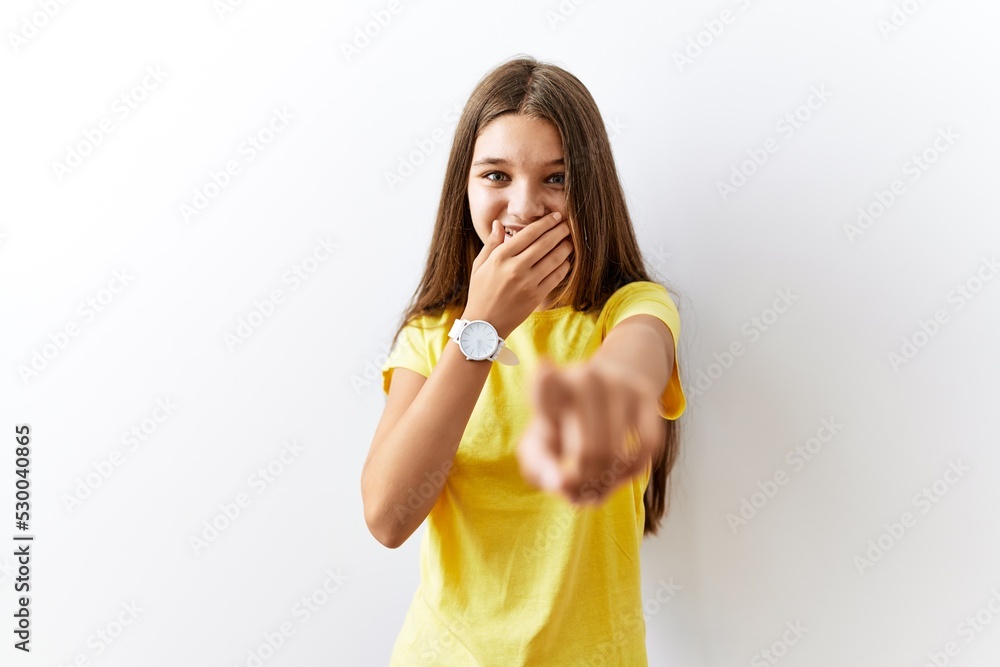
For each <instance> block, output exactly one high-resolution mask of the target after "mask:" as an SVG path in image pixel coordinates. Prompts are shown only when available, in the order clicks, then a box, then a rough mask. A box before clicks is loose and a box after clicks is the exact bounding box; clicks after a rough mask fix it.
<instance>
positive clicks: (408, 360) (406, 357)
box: [382, 317, 431, 396]
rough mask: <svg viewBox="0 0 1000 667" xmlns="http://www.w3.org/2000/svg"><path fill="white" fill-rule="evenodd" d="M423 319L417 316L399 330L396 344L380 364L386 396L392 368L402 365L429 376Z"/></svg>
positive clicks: (428, 357)
mask: <svg viewBox="0 0 1000 667" xmlns="http://www.w3.org/2000/svg"><path fill="white" fill-rule="evenodd" d="M423 319H424V318H419V317H418V318H417V319H415V320H413V321H411V322H409V323H407V324H406V326H404V327H403V329H402V331H400V332H399V337H398V338H396V344H395V345H394V346H393V348H392V350H391V351H390V352H389V356H388V358H387V359H386V360H385V363H384V364H383V365H382V391H383V392H385V394H386V395H387V396H388V395H389V383H390V382H391V381H392V369H393V368H396V367H399V366H402V367H403V368H409V369H410V370H412V371H416V372H417V373H420V374H421V375H423V376H424V377H430V374H431V358H430V350H429V349H428V346H427V336H426V335H425V334H426V329H425V328H424V326H423Z"/></svg>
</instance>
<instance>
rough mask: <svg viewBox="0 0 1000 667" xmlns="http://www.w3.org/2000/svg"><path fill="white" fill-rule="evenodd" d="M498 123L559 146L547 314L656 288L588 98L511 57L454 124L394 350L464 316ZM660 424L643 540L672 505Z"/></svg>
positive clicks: (567, 81)
mask: <svg viewBox="0 0 1000 667" xmlns="http://www.w3.org/2000/svg"><path fill="white" fill-rule="evenodd" d="M503 114H522V115H525V116H528V117H531V118H536V119H542V120H547V121H549V122H550V123H552V124H553V125H554V126H555V127H556V128H557V129H558V130H559V135H560V137H561V138H562V144H563V150H564V153H565V155H564V158H565V168H566V178H565V183H566V217H567V219H568V220H569V224H570V228H571V234H572V238H573V241H574V247H575V249H574V251H573V255H574V260H573V264H574V266H573V270H572V271H571V272H570V274H569V275H568V276H567V278H566V279H565V280H564V281H563V283H562V284H563V288H562V290H561V291H560V292H559V293H558V296H557V298H556V299H555V300H554V301H553V302H552V305H551V307H553V308H555V307H557V306H561V305H568V304H572V306H573V309H574V310H576V311H590V310H592V309H595V308H602V307H603V306H604V304H605V302H606V301H607V300H608V298H609V297H610V296H611V295H612V294H614V292H615V291H617V290H618V289H619V288H620V287H623V286H625V285H627V284H629V283H632V282H635V281H640V280H643V281H649V282H658V281H655V280H653V279H652V277H651V276H650V273H649V272H648V271H647V270H646V266H645V263H644V259H643V256H642V253H641V251H640V249H639V243H638V241H637V240H636V236H635V231H634V229H633V227H632V219H631V217H630V216H629V212H628V208H627V206H626V204H625V193H624V191H623V190H622V186H621V182H620V181H619V178H618V172H617V170H616V168H615V163H614V159H613V157H612V154H611V144H610V141H609V139H608V133H607V129H606V127H605V124H604V121H603V119H602V118H601V114H600V111H598V108H597V104H596V102H594V98H593V97H592V96H591V95H590V92H589V91H588V90H587V88H586V87H585V86H584V85H583V83H581V82H580V80H579V79H577V78H576V77H575V76H573V75H572V74H570V73H569V72H567V71H566V70H564V69H562V68H560V67H557V66H556V65H552V64H549V63H544V62H540V61H538V60H536V59H535V58H533V57H531V56H525V55H521V56H516V57H514V58H513V59H510V60H508V61H506V62H504V63H502V64H500V65H499V66H497V67H496V68H495V69H493V70H492V71H490V72H489V73H487V74H486V76H484V77H483V78H482V79H481V80H480V81H479V83H478V84H477V85H476V88H475V89H474V90H473V91H472V94H471V95H470V97H469V101H468V102H467V103H466V105H465V108H464V109H463V111H462V115H461V117H460V118H459V121H458V126H457V127H456V128H455V138H454V141H453V143H452V146H451V154H450V155H449V157H448V166H447V167H446V169H445V174H444V185H443V187H442V189H441V199H440V202H439V204H438V212H437V219H436V221H435V223H434V233H433V237H432V238H431V243H430V248H429V250H428V253H427V263H426V266H425V268H424V274H423V277H422V278H421V280H420V284H419V286H418V287H417V289H416V290H415V291H414V295H413V297H412V298H411V300H410V305H409V306H408V308H407V310H406V312H405V313H404V315H403V317H402V319H401V321H400V324H399V328H398V329H397V330H396V334H395V335H394V336H393V341H392V344H393V345H395V343H396V339H397V338H398V337H399V334H400V332H401V331H402V330H403V328H404V327H405V326H406V324H407V323H409V322H410V321H411V320H413V319H415V318H417V317H419V316H421V315H439V314H441V312H442V311H443V310H445V309H447V308H454V309H456V310H457V311H458V312H459V314H460V313H461V311H462V310H464V308H465V303H466V299H467V298H468V294H469V281H470V277H471V275H472V263H473V261H474V260H475V259H476V257H477V256H478V254H479V252H480V251H481V250H482V248H483V242H482V241H481V240H480V239H479V236H478V235H477V234H476V231H475V228H474V227H473V224H472V216H471V214H470V211H469V200H468V196H467V192H468V179H469V169H470V167H471V164H472V155H473V150H474V148H475V142H476V138H477V137H478V136H479V133H480V132H481V131H482V130H483V128H485V127H486V126H487V125H488V124H489V123H490V122H491V121H493V120H494V119H495V118H497V117H498V116H501V115H503ZM664 287H665V288H666V285H664ZM449 326H450V324H449ZM664 421H665V422H666V424H665V425H666V429H665V432H666V435H665V437H664V446H663V448H662V449H661V450H660V454H659V455H658V456H657V457H656V460H655V461H654V462H653V468H652V472H651V474H650V478H649V485H648V486H647V488H646V492H645V495H644V497H643V505H644V506H645V515H646V522H645V527H644V528H643V535H648V534H653V535H655V534H656V533H657V530H658V529H659V527H660V523H661V521H662V519H663V516H664V514H665V512H666V511H667V509H668V507H669V504H670V500H669V493H668V487H667V484H668V478H669V476H670V471H671V470H672V469H673V467H674V463H675V461H676V460H677V455H678V449H679V444H680V428H679V427H680V425H679V424H678V423H677V420H670V419H664Z"/></svg>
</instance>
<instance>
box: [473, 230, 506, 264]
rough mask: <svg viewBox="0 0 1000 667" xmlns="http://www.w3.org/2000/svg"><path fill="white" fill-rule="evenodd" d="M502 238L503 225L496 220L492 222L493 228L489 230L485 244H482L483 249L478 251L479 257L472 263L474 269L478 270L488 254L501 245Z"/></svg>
mask: <svg viewBox="0 0 1000 667" xmlns="http://www.w3.org/2000/svg"><path fill="white" fill-rule="evenodd" d="M503 236H504V232H503V225H501V224H500V222H499V221H498V220H494V221H493V226H492V228H491V230H490V235H489V236H487V237H486V243H484V244H483V249H482V250H480V251H479V255H478V256H477V257H476V259H475V261H474V262H473V268H474V269H478V268H479V267H480V266H481V265H482V263H483V262H485V261H486V259H487V258H488V257H489V256H490V253H492V252H493V251H494V250H495V249H496V248H498V247H499V246H500V245H502V244H503Z"/></svg>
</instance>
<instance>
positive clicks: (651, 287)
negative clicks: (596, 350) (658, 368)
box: [601, 280, 680, 339]
mask: <svg viewBox="0 0 1000 667" xmlns="http://www.w3.org/2000/svg"><path fill="white" fill-rule="evenodd" d="M641 314H645V315H652V316H654V317H657V318H658V319H660V320H662V321H663V322H664V323H665V324H666V325H667V327H668V328H669V329H670V331H671V333H672V334H673V335H674V338H675V339H676V338H677V337H678V334H679V333H680V316H679V314H678V312H677V306H676V305H675V304H674V300H673V299H672V298H671V297H670V293H669V292H668V291H667V288H666V287H664V286H663V285H661V284H660V283H655V282H650V281H646V280H637V281H634V282H631V283H628V284H626V285H622V286H621V287H619V288H618V289H617V290H615V292H614V293H613V294H612V295H611V296H610V297H608V300H607V302H605V304H604V308H603V309H602V310H601V324H602V330H603V333H604V334H607V332H608V331H610V330H611V329H612V328H614V327H615V325H617V324H618V323H620V322H621V321H622V320H624V319H626V318H628V317H631V316H633V315H641Z"/></svg>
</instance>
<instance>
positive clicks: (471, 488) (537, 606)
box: [382, 281, 686, 667]
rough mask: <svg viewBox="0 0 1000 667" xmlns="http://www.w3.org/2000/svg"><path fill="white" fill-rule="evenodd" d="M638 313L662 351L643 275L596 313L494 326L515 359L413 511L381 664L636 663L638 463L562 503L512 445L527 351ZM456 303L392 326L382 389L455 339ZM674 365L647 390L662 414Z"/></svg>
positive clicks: (527, 401) (571, 340) (587, 348)
mask: <svg viewBox="0 0 1000 667" xmlns="http://www.w3.org/2000/svg"><path fill="white" fill-rule="evenodd" d="M639 313H648V314H651V315H655V316H656V317H658V318H660V319H661V320H663V322H664V323H666V325H667V326H668V327H669V328H670V331H671V333H672V334H673V337H674V352H675V355H674V358H675V359H676V358H677V356H676V351H677V342H678V339H679V338H680V318H679V316H678V313H677V308H676V306H675V305H674V303H673V301H672V300H671V298H670V296H669V294H668V293H667V290H666V289H665V288H664V287H663V286H662V285H659V284H657V283H652V282H644V281H640V282H633V283H631V284H629V285H626V286H624V287H622V288H621V289H619V290H618V291H617V292H615V293H614V295H612V296H611V297H610V298H609V299H608V301H607V303H606V304H605V306H604V308H603V309H602V310H600V311H598V310H597V309H595V310H593V311H591V312H589V313H583V312H577V311H574V310H573V309H572V306H565V307H562V308H556V309H553V310H549V311H544V312H533V313H531V314H530V315H529V316H528V318H527V319H526V320H525V321H524V322H522V323H521V324H520V325H519V326H518V327H517V328H516V329H514V331H513V332H511V334H510V335H509V336H508V337H507V339H506V340H507V344H508V345H509V346H510V348H511V349H512V350H513V351H514V352H515V353H516V354H517V356H518V359H519V360H520V363H519V364H518V365H516V366H506V365H503V364H500V363H493V366H492V368H491V369H490V372H489V376H488V378H487V380H486V383H485V385H484V387H483V391H482V393H481V394H480V396H479V400H478V402H477V403H476V406H475V408H474V409H473V412H472V416H471V417H470V419H469V424H468V426H467V427H466V429H465V433H464V434H463V436H462V440H461V443H460V444H459V447H458V451H457V453H456V455H455V459H454V462H453V465H452V467H451V469H450V472H449V475H448V478H447V481H446V482H445V486H444V488H443V489H442V491H441V495H440V496H439V497H438V499H437V502H436V503H435V505H434V506H433V508H432V509H431V511H430V514H429V515H428V517H427V530H426V531H425V532H424V535H423V540H422V541H421V543H420V584H419V586H418V587H417V591H416V594H415V595H414V596H413V599H412V601H411V603H410V607H409V610H408V612H407V615H406V618H405V619H404V622H403V626H402V628H401V630H400V632H399V635H398V637H397V639H396V643H395V646H394V648H393V652H392V658H391V661H390V667H395V666H400V667H403V666H405V667H413V666H414V665H435V666H438V667H465V666H467V665H468V666H469V667H472V666H476V667H494V666H496V667H518V666H521V665H544V666H546V667H560V666H562V665H572V666H573V667H581V666H583V665H614V666H616V667H645V666H646V665H647V661H646V643H645V639H646V625H645V619H644V618H643V613H642V596H641V591H640V571H639V548H640V545H641V542H642V533H643V525H644V522H645V508H644V506H643V502H642V498H643V494H644V492H645V490H646V485H647V483H648V481H649V474H650V466H648V465H647V466H646V469H645V472H644V473H643V474H641V475H637V476H635V477H634V478H632V480H631V481H630V482H628V483H626V484H623V485H622V486H620V487H618V488H617V489H616V490H615V491H614V492H613V493H612V494H611V495H610V496H608V497H607V498H606V499H605V501H604V502H603V503H602V504H601V505H599V506H596V507H595V506H586V507H582V508H580V509H576V508H574V507H573V506H572V505H571V504H570V503H569V502H567V501H566V500H564V499H563V498H562V497H560V496H556V495H553V494H549V493H547V492H543V491H540V490H538V489H535V488H534V487H532V486H531V485H530V484H528V483H527V482H526V481H525V480H524V478H523V477H522V476H521V473H520V470H519V467H518V463H517V459H516V455H515V448H516V445H517V442H518V440H519V438H520V435H521V433H522V432H523V431H524V429H525V428H526V427H527V425H528V422H529V421H530V418H531V415H532V410H533V408H532V406H531V392H530V389H531V386H530V382H531V379H532V378H533V377H534V371H535V369H536V367H537V364H538V359H539V356H540V355H542V354H544V355H545V356H546V357H547V358H549V359H550V360H552V361H554V362H555V363H557V364H558V365H560V366H563V365H565V364H570V363H578V362H581V361H583V360H585V359H587V358H589V357H590V356H591V355H592V354H593V353H594V352H595V351H597V349H598V347H600V344H601V341H603V340H604V338H605V336H606V335H607V333H608V331H610V330H611V328H612V327H614V326H615V325H616V324H617V323H618V322H621V321H622V320H623V319H625V318H626V317H628V316H630V315H636V314H639ZM460 315H461V312H447V311H446V312H444V313H442V314H440V315H439V316H436V317H431V316H423V317H420V318H418V320H416V322H411V323H410V324H408V325H407V326H406V327H405V328H404V329H403V331H402V332H401V333H400V335H399V338H398V340H397V343H396V346H395V347H394V348H393V349H392V351H391V352H390V354H389V357H388V359H387V360H386V362H385V364H384V366H383V368H382V377H383V389H384V391H385V392H386V394H388V392H389V383H390V380H391V377H392V369H393V368H394V367H396V366H403V367H405V368H409V369H412V370H414V371H416V372H418V373H420V374H421V375H423V376H424V377H427V376H429V375H430V373H431V370H432V369H433V368H434V366H435V364H437V361H438V359H439V358H440V355H441V353H442V352H443V351H444V346H445V345H455V344H456V343H455V342H454V341H452V340H451V339H449V338H448V330H449V329H450V328H451V325H452V323H453V322H454V320H455V317H458V316H460ZM415 325H416V326H415ZM419 327H423V328H424V330H421V329H420V328H419ZM470 363H471V362H470ZM477 363H479V362H477ZM679 377H680V376H679V371H678V365H677V364H676V363H675V364H674V370H673V375H672V377H671V378H670V382H669V383H668V385H667V387H666V389H665V390H664V392H663V395H662V396H661V398H660V400H661V405H660V414H661V415H662V416H663V417H665V418H667V419H676V418H677V417H679V416H680V415H681V413H682V412H683V411H684V408H685V405H686V402H685V398H684V392H683V390H682V389H681V385H680V379H679ZM441 409H443V410H447V406H441Z"/></svg>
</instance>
